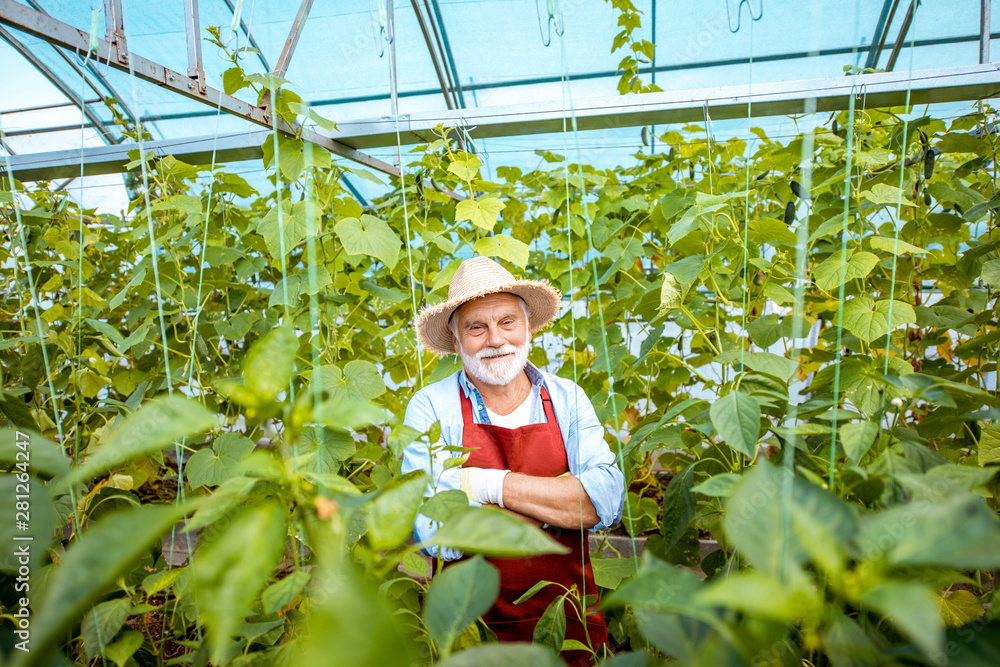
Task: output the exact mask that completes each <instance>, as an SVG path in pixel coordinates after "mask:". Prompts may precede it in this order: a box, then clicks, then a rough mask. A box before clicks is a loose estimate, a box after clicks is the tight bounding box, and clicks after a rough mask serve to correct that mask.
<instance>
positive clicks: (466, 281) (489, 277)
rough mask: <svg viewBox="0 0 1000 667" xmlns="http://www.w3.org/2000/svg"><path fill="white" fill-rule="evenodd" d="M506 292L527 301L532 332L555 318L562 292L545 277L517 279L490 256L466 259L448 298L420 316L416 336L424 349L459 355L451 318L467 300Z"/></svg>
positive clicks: (452, 284)
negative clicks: (449, 321)
mask: <svg viewBox="0 0 1000 667" xmlns="http://www.w3.org/2000/svg"><path fill="white" fill-rule="evenodd" d="M500 292H506V293H508V294H514V295H517V296H519V297H521V298H522V299H524V302H525V303H526V304H528V308H529V310H530V311H531V321H530V322H529V323H528V324H529V326H530V328H531V333H536V332H538V331H540V330H542V329H544V328H545V326H546V325H547V324H548V323H549V322H551V321H552V318H553V317H555V315H556V311H557V310H559V302H560V301H561V300H562V294H560V293H559V292H558V291H557V290H556V289H555V288H554V287H552V285H550V284H549V283H548V282H547V281H544V280H517V279H515V278H514V276H513V275H512V274H511V272H510V271H508V270H507V269H505V268H503V267H502V266H500V265H499V264H497V263H496V262H494V261H493V260H492V259H490V258H488V257H473V258H471V259H467V260H465V261H464V262H462V264H461V265H460V266H459V267H458V270H457V271H455V275H454V276H453V277H452V279H451V285H449V286H448V300H447V301H445V302H444V303H438V304H435V305H433V306H428V307H426V308H424V309H423V310H421V311H420V314H419V315H418V316H417V338H418V339H419V340H420V344H421V345H423V346H424V349H426V350H430V351H431V352H434V353H436V354H442V355H443V354H457V353H458V350H456V349H455V343H454V341H453V340H452V338H451V331H450V330H449V329H448V318H450V317H451V314H452V313H454V312H455V310H457V309H458V307H459V306H461V305H462V304H463V303H465V302H466V301H472V300H473V299H478V298H479V297H481V296H486V295H487V294H497V293H500Z"/></svg>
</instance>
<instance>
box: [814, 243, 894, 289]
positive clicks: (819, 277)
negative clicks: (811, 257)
mask: <svg viewBox="0 0 1000 667" xmlns="http://www.w3.org/2000/svg"><path fill="white" fill-rule="evenodd" d="M876 264H878V256H877V255H874V254H872V253H870V252H856V253H853V254H850V255H849V256H848V259H847V264H846V265H845V264H844V262H843V261H841V255H840V253H839V252H836V253H834V254H833V255H832V256H831V257H830V258H828V259H827V260H826V261H825V262H823V263H822V264H820V265H819V266H817V267H816V268H814V269H813V280H815V281H816V286H817V287H819V288H820V289H823V290H827V291H831V290H834V289H836V288H838V287H840V286H841V285H842V284H844V283H845V282H850V281H851V280H859V279H862V278H865V277H867V276H868V274H869V273H871V272H872V269H874V268H875V265H876Z"/></svg>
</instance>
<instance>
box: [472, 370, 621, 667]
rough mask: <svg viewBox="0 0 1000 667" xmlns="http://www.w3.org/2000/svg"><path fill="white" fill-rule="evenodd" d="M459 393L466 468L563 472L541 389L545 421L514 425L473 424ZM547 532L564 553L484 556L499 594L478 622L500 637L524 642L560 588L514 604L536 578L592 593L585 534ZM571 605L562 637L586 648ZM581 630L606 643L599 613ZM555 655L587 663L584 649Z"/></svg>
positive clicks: (562, 451) (561, 450) (559, 443)
mask: <svg viewBox="0 0 1000 667" xmlns="http://www.w3.org/2000/svg"><path fill="white" fill-rule="evenodd" d="M459 394H460V396H461V399H462V418H463V419H464V421H465V425H464V431H463V436H462V446H463V447H466V448H475V449H474V450H473V451H472V452H471V453H470V456H469V460H468V462H467V463H466V464H465V465H466V466H467V467H471V468H494V469H499V470H507V469H509V470H511V471H512V472H520V473H524V474H526V475H532V476H535V477H557V476H559V475H562V474H563V473H566V472H569V461H568V460H567V459H566V447H565V446H564V445H563V439H562V433H561V432H560V430H559V425H558V424H557V423H556V417H555V412H554V411H553V409H552V400H551V399H550V398H549V393H548V392H547V391H546V390H545V387H541V396H542V403H543V405H544V407H545V418H546V422H545V423H544V424H530V425H528V426H522V427H520V428H504V427H502V426H494V425H492V424H477V423H475V422H474V421H473V419H472V402H471V401H470V400H469V399H468V397H467V396H465V394H464V392H462V391H461V390H459ZM548 532H549V535H550V536H551V537H552V538H553V539H555V540H556V541H557V542H559V543H560V544H562V545H564V546H566V547H568V548H569V549H570V550H571V551H570V553H568V554H565V555H561V554H547V555H544V556H531V557H527V558H489V559H487V560H489V562H490V563H492V564H493V565H494V566H495V567H496V568H497V569H498V570H499V571H500V595H499V596H498V598H497V601H496V602H495V603H494V605H493V608H492V609H490V610H489V611H488V612H487V613H486V616H485V617H484V620H485V621H486V624H487V625H488V626H489V628H490V629H491V630H492V631H493V632H494V633H495V634H496V636H497V639H499V640H500V641H527V642H530V641H531V637H532V634H533V633H534V630H535V624H536V623H537V622H538V619H539V618H541V617H542V614H543V613H544V612H545V609H546V608H547V607H548V606H549V604H550V603H551V602H552V601H553V600H555V599H556V598H557V597H559V595H561V594H562V593H563V592H564V591H563V590H562V589H561V588H559V587H558V586H546V587H545V588H543V589H542V590H541V591H539V592H538V593H536V594H535V595H534V596H533V597H532V598H531V599H530V600H527V601H525V602H522V603H521V604H514V600H517V599H518V598H519V597H521V595H523V594H524V593H525V591H527V590H528V589H529V588H531V587H532V586H534V585H535V584H536V583H538V582H539V581H542V580H545V581H553V582H556V583H559V584H562V585H563V586H566V587H567V588H568V587H570V586H572V585H573V584H576V588H577V590H578V591H581V592H582V591H586V594H587V596H588V597H590V596H595V597H596V596H597V585H596V584H595V583H594V572H593V568H591V565H590V542H589V540H588V537H587V534H586V532H585V531H582V530H563V529H558V528H555V529H549V531H548ZM595 606H596V605H595ZM574 609H575V608H574V606H573V604H572V603H570V602H567V603H566V639H576V640H577V641H579V642H580V643H582V644H583V645H585V646H586V645H587V638H586V633H585V631H584V626H583V624H582V623H581V622H580V620H579V618H578V617H577V614H576V611H575V610H574ZM587 631H589V634H590V642H591V644H590V645H591V646H593V647H594V649H595V650H600V649H599V647H600V646H601V645H602V644H607V641H608V630H607V624H606V623H605V620H604V614H603V613H602V612H600V611H596V612H593V613H590V614H588V615H587ZM561 657H562V658H563V660H564V661H565V662H566V663H567V664H570V665H589V664H590V654H589V653H587V652H586V651H565V652H563V653H562V656H561Z"/></svg>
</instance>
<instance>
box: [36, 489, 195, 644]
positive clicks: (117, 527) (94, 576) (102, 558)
mask: <svg viewBox="0 0 1000 667" xmlns="http://www.w3.org/2000/svg"><path fill="white" fill-rule="evenodd" d="M190 511H191V505H190V504H176V505H143V506H141V507H137V508H135V509H126V510H121V511H116V512H112V513H110V514H107V515H106V516H104V517H103V518H101V519H99V520H98V521H97V522H96V523H95V524H94V525H93V526H91V527H90V528H88V529H87V530H85V531H83V533H82V535H81V536H80V539H79V540H76V541H74V542H73V543H72V544H71V545H70V547H69V548H68V549H67V550H66V553H65V554H64V555H63V556H62V558H61V559H60V561H59V565H58V566H57V567H56V568H55V570H54V571H53V572H52V574H51V575H50V578H49V580H48V584H47V586H46V590H45V593H44V596H45V597H44V599H43V600H41V602H40V603H39V605H38V607H36V608H35V609H34V611H35V617H34V618H33V619H32V624H31V629H32V631H33V632H32V637H31V643H32V646H35V647H39V649H40V652H41V651H44V650H45V649H46V648H49V649H51V648H54V647H56V646H59V645H61V641H60V640H59V639H57V638H59V637H62V636H64V634H65V633H66V631H67V630H69V628H70V627H71V626H72V625H73V624H74V623H76V622H78V621H79V620H80V617H81V616H83V613H84V612H85V611H86V610H87V609H88V608H89V607H90V605H92V604H93V603H94V602H95V601H96V600H97V599H98V598H99V597H100V596H102V595H104V594H105V592H106V591H107V590H108V588H109V587H111V586H112V585H113V584H114V582H115V581H116V580H117V579H118V578H119V577H120V576H122V575H123V574H125V573H126V572H128V571H129V569H130V568H131V567H132V566H133V564H134V563H135V562H136V561H137V560H138V559H139V557H140V556H142V555H144V554H146V553H148V552H149V549H150V548H151V547H152V546H153V544H154V543H156V542H158V540H159V539H160V537H161V536H162V535H163V534H164V533H165V532H167V531H168V530H170V527H171V526H173V525H174V523H175V522H177V521H179V520H180V519H181V518H183V517H184V515H185V514H187V513H188V512H190ZM35 657H36V658H41V657H42V656H40V655H38V656H35Z"/></svg>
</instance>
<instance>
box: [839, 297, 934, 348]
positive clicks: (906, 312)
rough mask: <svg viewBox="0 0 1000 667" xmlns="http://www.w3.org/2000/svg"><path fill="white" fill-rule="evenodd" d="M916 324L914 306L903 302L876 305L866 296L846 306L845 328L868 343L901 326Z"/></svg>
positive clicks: (854, 299) (881, 302) (849, 302)
mask: <svg viewBox="0 0 1000 667" xmlns="http://www.w3.org/2000/svg"><path fill="white" fill-rule="evenodd" d="M890 310H891V311H892V312H891V313H890ZM890 317H891V318H892V321H891V322H890ZM916 322H917V315H916V313H915V312H914V311H913V306H911V305H910V304H908V303H905V302H903V301H888V300H886V301H879V302H877V303H876V302H875V301H873V300H872V299H870V298H868V297H866V296H858V297H855V298H853V299H851V300H850V301H848V302H847V303H846V304H845V305H844V317H843V326H844V328H845V329H847V330H848V331H850V332H851V333H852V334H854V335H855V336H857V337H858V338H859V339H860V340H863V341H864V342H866V343H870V342H872V341H873V340H875V339H876V338H881V337H882V336H885V335H886V334H887V333H889V331H891V330H892V329H895V328H896V327H898V326H899V325H901V324H916Z"/></svg>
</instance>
